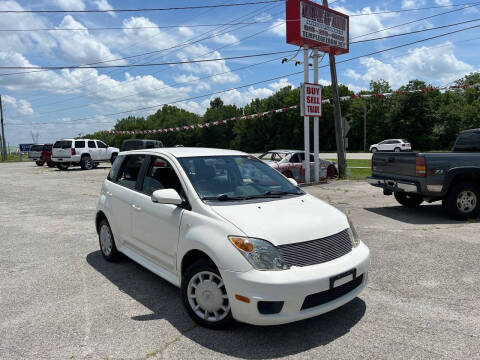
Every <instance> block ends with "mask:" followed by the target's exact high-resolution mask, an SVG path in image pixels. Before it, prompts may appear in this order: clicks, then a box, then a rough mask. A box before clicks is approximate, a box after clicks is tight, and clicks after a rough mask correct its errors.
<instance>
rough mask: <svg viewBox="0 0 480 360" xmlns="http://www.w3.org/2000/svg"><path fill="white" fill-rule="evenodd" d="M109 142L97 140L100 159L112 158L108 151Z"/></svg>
mask: <svg viewBox="0 0 480 360" xmlns="http://www.w3.org/2000/svg"><path fill="white" fill-rule="evenodd" d="M107 147H108V146H107V144H105V143H104V142H103V141H100V140H97V151H98V160H110V158H109V157H108V152H107Z"/></svg>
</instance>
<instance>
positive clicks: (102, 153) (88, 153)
mask: <svg viewBox="0 0 480 360" xmlns="http://www.w3.org/2000/svg"><path fill="white" fill-rule="evenodd" d="M118 152H119V150H118V148H115V147H112V146H108V145H107V144H105V143H104V142H103V141H100V140H94V139H62V140H58V141H56V142H55V144H53V151H52V161H54V162H55V163H56V165H57V168H58V169H60V170H66V169H68V167H69V166H81V168H82V169H83V170H89V169H92V168H94V167H97V166H98V165H99V163H100V162H111V163H113V162H114V161H115V158H116V157H117V155H118Z"/></svg>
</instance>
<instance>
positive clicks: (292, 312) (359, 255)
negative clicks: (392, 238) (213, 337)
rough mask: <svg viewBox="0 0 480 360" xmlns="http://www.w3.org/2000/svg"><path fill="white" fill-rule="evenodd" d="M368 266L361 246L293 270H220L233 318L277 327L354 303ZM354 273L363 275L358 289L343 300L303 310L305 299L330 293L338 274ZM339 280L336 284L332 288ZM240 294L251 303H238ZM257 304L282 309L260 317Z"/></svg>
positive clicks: (367, 253) (367, 250) (362, 286)
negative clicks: (270, 303)
mask: <svg viewBox="0 0 480 360" xmlns="http://www.w3.org/2000/svg"><path fill="white" fill-rule="evenodd" d="M369 266H370V251H369V249H368V247H367V246H366V245H365V244H364V243H361V244H360V245H359V246H358V247H356V248H354V249H353V250H352V251H351V252H350V253H348V254H346V255H344V256H342V257H340V258H338V259H335V260H332V261H329V262H326V263H323V264H318V265H313V266H306V267H292V268H291V269H289V270H284V271H259V270H250V271H247V272H234V271H227V270H221V271H220V272H221V275H222V277H223V279H224V282H225V287H226V289H227V293H228V294H229V299H230V306H231V309H232V315H233V317H234V318H235V319H236V320H238V321H241V322H245V323H249V324H253V325H278V324H285V323H289V322H293V321H298V320H303V319H307V318H311V317H314V316H317V315H320V314H323V313H326V312H328V311H331V310H334V309H336V308H338V307H340V306H342V305H344V304H346V303H347V302H349V301H351V300H352V299H354V298H355V297H356V296H357V295H358V294H359V293H360V292H361V291H362V290H363V288H364V287H365V286H366V284H367V279H368V269H369ZM352 269H355V271H356V278H357V279H358V278H359V277H360V276H361V275H363V280H362V282H361V284H360V285H359V286H357V287H356V288H354V289H353V290H352V291H350V292H348V293H346V294H345V295H343V296H340V297H338V298H335V299H333V300H331V301H329V302H326V303H323V304H321V305H318V306H313V307H310V308H306V309H302V305H303V303H304V301H305V298H306V297H307V296H308V295H312V294H316V293H319V292H323V291H327V290H330V279H331V278H332V277H335V276H336V275H338V274H342V273H344V272H346V271H349V270H352ZM341 284H342V280H338V283H335V287H338V286H340V285H341ZM236 294H239V295H242V296H246V297H248V298H249V299H250V303H245V302H242V301H239V300H237V299H236V298H235V295H236ZM259 301H274V302H278V301H281V302H283V307H282V309H281V311H280V312H278V313H276V314H261V313H260V312H259V310H258V302H259Z"/></svg>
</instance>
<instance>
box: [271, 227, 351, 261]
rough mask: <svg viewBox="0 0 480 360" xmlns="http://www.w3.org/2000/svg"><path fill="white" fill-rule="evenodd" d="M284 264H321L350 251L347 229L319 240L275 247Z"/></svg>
mask: <svg viewBox="0 0 480 360" xmlns="http://www.w3.org/2000/svg"><path fill="white" fill-rule="evenodd" d="M277 249H278V251H279V253H280V255H282V257H283V259H284V260H285V262H286V263H287V264H288V265H290V266H309V265H315V264H321V263H324V262H327V261H330V260H333V259H337V258H339V257H340V256H343V255H345V254H348V253H349V252H350V251H352V241H351V240H350V236H349V235H348V229H345V230H343V231H341V232H339V233H337V234H334V235H330V236H327V237H324V238H321V239H316V240H310V241H305V242H301V243H294V244H287V245H280V246H277Z"/></svg>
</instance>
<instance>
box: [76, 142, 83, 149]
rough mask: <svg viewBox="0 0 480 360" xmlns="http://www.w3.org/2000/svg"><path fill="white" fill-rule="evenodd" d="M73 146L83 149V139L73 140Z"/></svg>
mask: <svg viewBox="0 0 480 360" xmlns="http://www.w3.org/2000/svg"><path fill="white" fill-rule="evenodd" d="M75 147H76V148H77V149H79V148H80V149H83V148H84V147H85V141H75Z"/></svg>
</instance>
